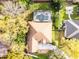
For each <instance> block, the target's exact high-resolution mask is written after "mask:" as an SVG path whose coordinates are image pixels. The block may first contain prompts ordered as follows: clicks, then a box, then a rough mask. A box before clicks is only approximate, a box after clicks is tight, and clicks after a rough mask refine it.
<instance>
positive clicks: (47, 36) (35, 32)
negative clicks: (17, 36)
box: [27, 21, 52, 53]
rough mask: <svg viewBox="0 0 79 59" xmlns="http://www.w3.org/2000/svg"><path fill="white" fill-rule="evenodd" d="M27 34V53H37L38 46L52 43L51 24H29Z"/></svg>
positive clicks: (31, 22)
mask: <svg viewBox="0 0 79 59" xmlns="http://www.w3.org/2000/svg"><path fill="white" fill-rule="evenodd" d="M29 26H30V30H29V34H28V38H27V40H28V49H29V52H31V53H33V52H37V50H38V46H39V44H40V43H41V44H47V43H52V22H43V23H42V22H34V21H30V22H29Z"/></svg>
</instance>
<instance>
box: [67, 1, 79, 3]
mask: <svg viewBox="0 0 79 59" xmlns="http://www.w3.org/2000/svg"><path fill="white" fill-rule="evenodd" d="M67 1H68V2H73V3H76V2H78V3H79V0H67Z"/></svg>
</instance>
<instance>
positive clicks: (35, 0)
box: [32, 0, 51, 2]
mask: <svg viewBox="0 0 79 59" xmlns="http://www.w3.org/2000/svg"><path fill="white" fill-rule="evenodd" d="M32 1H33V2H50V1H51V0H32Z"/></svg>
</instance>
